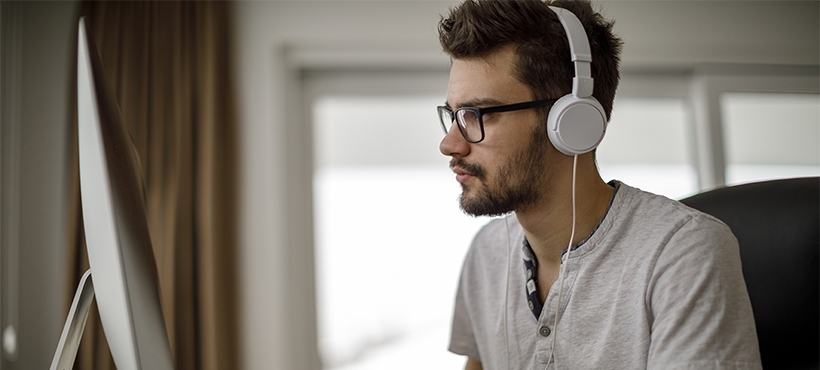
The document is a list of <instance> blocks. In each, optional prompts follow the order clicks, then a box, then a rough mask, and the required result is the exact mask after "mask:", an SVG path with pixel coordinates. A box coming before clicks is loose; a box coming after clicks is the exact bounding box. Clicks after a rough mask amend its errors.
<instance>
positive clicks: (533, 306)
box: [527, 301, 535, 311]
mask: <svg viewBox="0 0 820 370" xmlns="http://www.w3.org/2000/svg"><path fill="white" fill-rule="evenodd" d="M527 303H529V304H530V311H532V310H534V309H535V305H534V304H533V303H532V301H528V302H527Z"/></svg>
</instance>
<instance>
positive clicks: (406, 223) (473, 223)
mask: <svg viewBox="0 0 820 370" xmlns="http://www.w3.org/2000/svg"><path fill="white" fill-rule="evenodd" d="M443 100H444V98H443V96H391V97H368V96H323V97H320V98H318V99H317V100H316V102H315V104H314V106H313V124H314V126H313V132H314V148H315V149H314V152H315V157H316V158H315V161H316V169H315V173H314V207H315V212H314V214H315V230H316V231H315V233H316V251H315V255H316V274H317V275H316V277H317V279H316V281H317V312H318V334H319V350H320V353H321V356H322V360H323V362H324V367H325V369H342V368H344V369H424V368H454V369H455V368H459V367H462V366H463V365H464V359H463V358H461V356H456V355H453V354H451V353H449V352H447V345H448V341H449V328H450V318H451V315H452V307H453V302H454V299H455V291H456V285H457V282H458V276H459V271H460V269H461V264H462V260H463V258H464V254H465V253H466V250H467V248H468V247H469V243H470V240H471V239H472V237H473V235H474V234H475V232H476V231H477V230H478V228H479V227H480V226H481V225H482V224H484V223H486V222H487V221H488V220H487V219H475V218H471V217H468V216H466V215H464V214H462V213H461V211H460V210H459V208H458V204H457V198H458V195H459V194H460V187H459V185H458V184H457V182H456V181H455V178H454V175H453V174H452V172H451V171H450V170H449V168H448V165H447V163H448V159H447V158H446V157H444V156H443V155H441V154H440V153H439V151H438V143H439V141H440V139H441V137H442V135H443V134H442V132H441V127H440V124H439V122H438V118H437V116H436V111H435V107H436V106H437V105H440V104H441V102H442V101H443ZM420 354H423V355H420Z"/></svg>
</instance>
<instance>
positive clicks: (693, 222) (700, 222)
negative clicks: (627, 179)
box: [619, 184, 731, 233]
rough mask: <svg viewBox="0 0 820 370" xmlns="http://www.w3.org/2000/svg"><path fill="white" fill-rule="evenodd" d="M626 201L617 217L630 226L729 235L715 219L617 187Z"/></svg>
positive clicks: (667, 200)
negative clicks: (700, 230)
mask: <svg viewBox="0 0 820 370" xmlns="http://www.w3.org/2000/svg"><path fill="white" fill-rule="evenodd" d="M620 191H622V192H623V193H624V194H623V195H624V197H625V198H626V199H625V201H624V203H625V204H624V208H623V209H621V210H620V212H619V213H620V215H621V216H626V217H625V218H626V219H627V221H632V223H633V224H636V225H639V226H643V227H647V228H652V229H655V230H658V228H659V227H660V228H664V227H665V228H674V229H678V228H683V229H688V228H696V229H712V230H715V231H717V232H729V233H731V231H730V230H729V228H728V227H727V226H726V225H725V224H724V223H723V222H722V221H721V220H719V219H718V218H716V217H714V216H712V215H709V214H707V213H704V212H701V211H699V210H697V209H694V208H691V207H689V206H687V205H685V204H683V203H681V202H679V201H677V200H674V199H670V198H667V197H665V196H662V195H657V194H653V193H650V192H647V191H643V190H640V189H638V188H634V187H630V186H628V185H625V184H621V189H620Z"/></svg>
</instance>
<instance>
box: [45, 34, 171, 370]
mask: <svg viewBox="0 0 820 370" xmlns="http://www.w3.org/2000/svg"><path fill="white" fill-rule="evenodd" d="M77 112H78V113H77V115H78V123H77V125H78V132H79V135H78V137H79V155H80V192H81V202H82V213H83V223H84V227H85V236H86V247H87V250H88V261H89V264H90V266H91V269H90V270H91V280H92V282H93V284H91V285H93V293H94V295H95V297H96V302H97V308H98V310H99V313H100V319H101V321H102V326H103V331H104V332H105V336H106V339H107V340H108V346H109V348H110V350H111V355H112V357H113V359H114V363H115V364H116V366H117V369H119V370H132V369H133V370H136V369H146V370H147V369H151V370H166V369H167V370H170V369H173V359H172V356H171V350H170V345H169V341H168V334H167V331H166V328H165V321H164V319H163V316H162V307H161V305H160V294H159V281H158V273H157V266H156V261H155V259H154V252H153V248H152V246H151V238H150V234H149V232H148V221H147V219H146V212H145V199H144V188H143V181H142V176H141V175H140V168H139V162H138V157H137V155H136V150H135V148H134V145H133V142H132V139H131V135H130V134H129V132H128V129H127V127H126V125H125V121H124V119H123V117H122V113H121V111H120V109H119V105H118V104H117V101H116V97H115V95H114V92H113V90H112V88H111V86H110V85H109V83H108V81H107V80H106V78H105V75H104V69H103V64H102V60H101V58H100V55H99V52H98V51H97V48H96V45H95V41H94V37H93V35H92V34H91V33H90V32H89V27H88V22H87V20H86V19H85V18H81V19H80V23H79V34H78V45H77ZM80 290H82V284H81V289H80ZM78 297H79V293H78ZM89 300H90V299H89ZM76 301H77V298H75V303H76ZM74 312H75V308H74V306H72V309H71V312H70V314H69V321H71V320H72V319H74V318H73V317H72V316H73V315H72V313H74ZM80 316H82V315H80ZM81 319H82V320H83V322H85V317H81ZM69 326H70V325H69V323H66V328H69ZM81 330H82V329H80V331H81ZM66 337H71V336H70V335H68V336H67V335H66V334H65V330H64V334H63V338H61V342H60V345H59V346H58V352H61V351H62V349H63V348H69V347H76V344H75V345H73V346H72V345H69V344H64V339H65V338H66ZM69 339H70V338H69ZM76 340H77V341H79V339H76ZM74 351H76V348H75V349H74ZM74 355H75V354H73V355H72V357H71V362H73V359H74V357H73V356H74ZM58 362H59V361H58V360H57V355H55V360H54V362H53V364H56V363H58ZM53 366H54V365H53Z"/></svg>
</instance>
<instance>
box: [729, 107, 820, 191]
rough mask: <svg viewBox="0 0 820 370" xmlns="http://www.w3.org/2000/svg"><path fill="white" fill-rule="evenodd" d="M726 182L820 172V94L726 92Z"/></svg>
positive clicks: (813, 174)
mask: <svg viewBox="0 0 820 370" xmlns="http://www.w3.org/2000/svg"><path fill="white" fill-rule="evenodd" d="M721 108H722V110H721V113H722V116H723V125H724V143H725V150H726V162H727V166H726V182H727V184H730V185H731V184H738V183H745V182H752V181H762V180H769V179H776V178H785V177H800V176H818V175H820V95H817V94H785V93H780V94H772V93H724V94H722V95H721Z"/></svg>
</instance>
